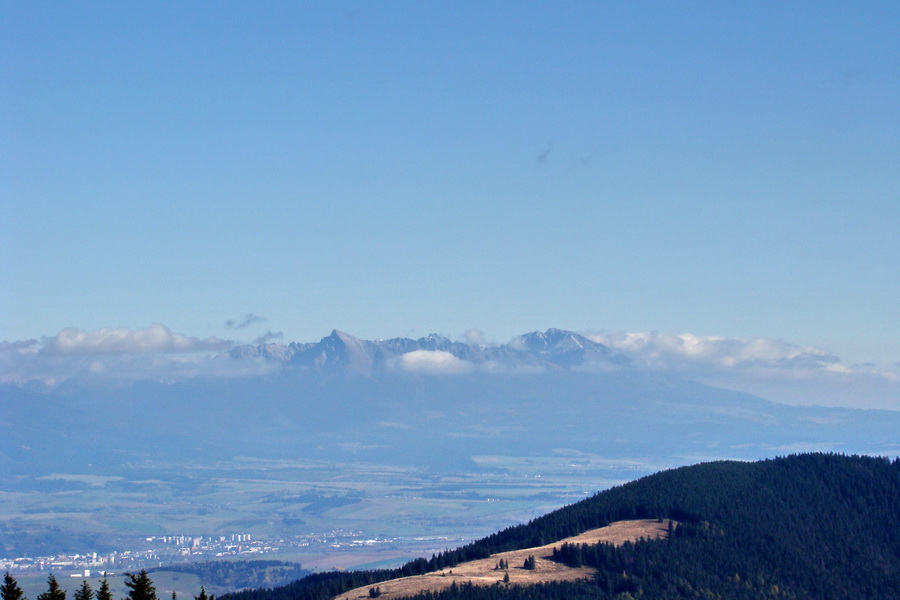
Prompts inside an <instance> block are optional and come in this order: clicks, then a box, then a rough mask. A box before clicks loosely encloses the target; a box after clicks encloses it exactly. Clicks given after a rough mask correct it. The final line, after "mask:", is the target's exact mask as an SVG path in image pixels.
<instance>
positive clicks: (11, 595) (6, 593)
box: [0, 571, 25, 600]
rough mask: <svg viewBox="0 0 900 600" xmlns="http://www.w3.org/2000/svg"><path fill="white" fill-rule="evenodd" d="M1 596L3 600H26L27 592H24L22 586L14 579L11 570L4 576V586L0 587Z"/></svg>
mask: <svg viewBox="0 0 900 600" xmlns="http://www.w3.org/2000/svg"><path fill="white" fill-rule="evenodd" d="M0 597H2V598H3V600H25V594H24V592H22V588H20V587H19V584H18V583H17V582H16V580H15V579H13V576H12V575H10V574H9V571H7V572H6V575H5V576H4V577H3V587H0Z"/></svg>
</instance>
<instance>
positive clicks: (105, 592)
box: [97, 579, 113, 600]
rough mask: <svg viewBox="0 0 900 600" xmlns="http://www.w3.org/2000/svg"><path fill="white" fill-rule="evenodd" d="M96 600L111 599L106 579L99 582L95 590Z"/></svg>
mask: <svg viewBox="0 0 900 600" xmlns="http://www.w3.org/2000/svg"><path fill="white" fill-rule="evenodd" d="M97 600H113V597H112V592H110V591H109V582H108V581H107V580H106V579H104V580H103V581H101V582H100V589H99V590H97Z"/></svg>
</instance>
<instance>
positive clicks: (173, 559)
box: [0, 529, 398, 577]
mask: <svg viewBox="0 0 900 600" xmlns="http://www.w3.org/2000/svg"><path fill="white" fill-rule="evenodd" d="M397 541H398V540H396V539H393V538H377V537H376V538H372V537H367V536H364V535H363V534H362V533H361V532H355V531H345V530H339V529H336V530H333V531H330V532H328V533H323V534H310V535H306V536H298V537H297V538H293V539H278V540H262V539H259V540H256V539H253V538H252V536H251V535H250V534H249V533H237V534H230V535H212V536H209V535H205V536H191V535H167V536H151V537H146V538H140V541H138V540H135V546H136V547H137V546H141V547H142V548H143V549H141V550H122V551H113V552H109V553H106V554H102V553H98V552H85V553H80V554H57V555H54V556H36V557H28V556H21V557H15V558H0V572H3V571H9V572H10V573H21V574H24V573H35V572H42V571H52V572H54V573H56V574H58V575H59V574H62V575H63V576H65V575H68V576H70V577H103V576H104V575H115V574H120V573H125V572H130V571H134V570H139V569H149V568H153V567H159V566H163V565H167V564H174V563H179V562H195V561H206V560H219V559H222V558H225V557H229V556H244V557H246V558H253V557H255V556H261V555H272V554H278V553H284V552H288V551H291V550H296V549H298V548H303V549H306V550H311V551H318V550H326V549H331V550H333V549H340V548H359V547H366V546H378V545H383V544H393V543H396V542H397Z"/></svg>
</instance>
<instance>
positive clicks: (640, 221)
mask: <svg viewBox="0 0 900 600" xmlns="http://www.w3.org/2000/svg"><path fill="white" fill-rule="evenodd" d="M0 11H2V14H0V16H2V19H0V61H2V62H0V69H2V70H0V93H2V96H0V101H2V105H0V111H2V130H0V160H2V172H0V177H2V180H0V209H2V211H0V212H2V216H0V263H2V264H0V340H7V341H14V340H25V339H29V338H40V337H41V336H52V335H55V334H57V333H58V332H59V331H60V330H62V329H64V328H67V327H76V328H79V329H81V330H84V331H93V330H97V329H100V328H133V329H139V328H146V327H148V326H149V325H151V324H152V323H162V324H164V325H165V326H167V327H169V328H171V330H172V331H175V332H180V333H182V334H185V335H190V336H199V337H207V336H217V337H222V338H226V339H244V340H250V339H252V338H253V337H255V336H258V335H261V334H262V333H264V332H265V331H267V330H270V331H273V332H283V334H284V339H285V340H287V341H291V340H297V341H310V340H318V339H319V338H321V337H323V336H325V335H327V334H328V333H329V332H330V331H331V329H333V328H338V329H341V330H344V331H347V332H350V333H352V334H354V335H356V336H358V337H364V338H380V337H396V336H418V335H424V334H427V333H429V332H432V331H434V332H438V333H442V334H445V335H448V336H450V337H455V336H457V335H459V334H461V333H462V332H464V331H466V330H468V329H469V328H473V327H474V328H478V329H480V330H482V331H484V332H485V335H486V336H487V337H488V338H489V339H492V340H495V341H499V342H505V341H506V340H507V339H508V338H509V337H511V336H513V335H515V334H519V333H524V332H526V331H532V330H536V329H544V328H547V327H561V328H566V329H573V330H578V331H584V332H599V333H602V332H652V331H658V332H662V333H664V334H672V335H674V334H681V333H691V334H693V335H698V336H723V337H725V338H751V337H761V338H766V339H774V340H786V341H787V342H789V343H791V344H797V345H799V346H813V347H816V348H820V349H823V350H824V351H827V352H830V353H834V354H835V355H837V356H839V357H840V359H841V360H842V361H843V363H845V364H854V363H862V362H867V361H868V362H872V363H875V365H877V366H879V368H885V369H895V368H896V365H897V363H898V362H900V343H898V340H900V35H898V32H900V3H898V2H896V1H893V0H892V1H886V2H866V1H863V2H827V1H818V0H817V1H814V2H564V3H559V2H512V1H509V2H463V1H453V2H331V1H329V2H226V3H217V2H201V1H197V2H121V1H113V2H86V3H85V2H66V3H60V2H41V1H34V2H18V1H17V2H10V1H7V0H3V1H2V3H0ZM248 314H253V315H257V316H259V317H261V319H260V320H259V321H258V322H257V323H254V324H252V326H248V327H246V328H244V329H239V330H238V329H234V328H233V327H232V328H229V327H228V326H227V325H226V322H228V321H229V320H231V321H232V322H239V321H241V320H243V319H244V317H245V315H248ZM263 319H264V320H263ZM898 406H900V404H898Z"/></svg>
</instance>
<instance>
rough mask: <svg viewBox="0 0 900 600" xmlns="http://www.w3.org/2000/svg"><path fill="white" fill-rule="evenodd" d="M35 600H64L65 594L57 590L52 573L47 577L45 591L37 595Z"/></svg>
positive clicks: (56, 583)
mask: <svg viewBox="0 0 900 600" xmlns="http://www.w3.org/2000/svg"><path fill="white" fill-rule="evenodd" d="M37 600H66V592H65V591H63V590H61V589H59V583H58V582H57V581H56V577H54V576H53V573H51V574H50V576H49V577H47V591H46V592H44V593H43V594H38V597H37Z"/></svg>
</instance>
